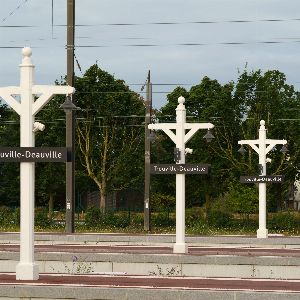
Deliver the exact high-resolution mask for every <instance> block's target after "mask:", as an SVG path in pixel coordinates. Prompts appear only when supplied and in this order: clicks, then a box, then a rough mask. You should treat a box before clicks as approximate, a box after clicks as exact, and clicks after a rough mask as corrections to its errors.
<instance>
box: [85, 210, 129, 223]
mask: <svg viewBox="0 0 300 300" xmlns="http://www.w3.org/2000/svg"><path fill="white" fill-rule="evenodd" d="M85 225H86V226H87V228H105V227H108V228H125V227H128V226H129V225H130V214H129V213H126V212H120V213H114V212H112V211H103V210H101V209H100V208H97V207H94V206H92V207H90V208H88V210H87V212H86V215H85Z"/></svg>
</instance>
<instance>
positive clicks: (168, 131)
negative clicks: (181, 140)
mask: <svg viewBox="0 0 300 300" xmlns="http://www.w3.org/2000/svg"><path fill="white" fill-rule="evenodd" d="M148 128H149V129H150V130H163V131H164V132H165V133H166V134H167V135H168V137H169V138H170V139H171V140H172V141H173V142H174V143H175V144H176V135H175V133H174V132H173V131H171V129H176V128H177V127H176V123H158V124H149V125H148Z"/></svg>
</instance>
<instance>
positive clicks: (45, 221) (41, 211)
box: [34, 207, 53, 228]
mask: <svg viewBox="0 0 300 300" xmlns="http://www.w3.org/2000/svg"><path fill="white" fill-rule="evenodd" d="M34 222H35V226H36V227H40V228H48V227H51V225H52V224H53V220H52V219H51V218H49V217H48V211H47V209H46V208H44V207H38V208H36V209H35V216H34Z"/></svg>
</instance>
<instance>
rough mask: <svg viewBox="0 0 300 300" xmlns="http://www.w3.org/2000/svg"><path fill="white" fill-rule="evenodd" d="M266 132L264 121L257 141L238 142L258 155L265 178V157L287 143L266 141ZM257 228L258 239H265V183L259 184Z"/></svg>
mask: <svg viewBox="0 0 300 300" xmlns="http://www.w3.org/2000/svg"><path fill="white" fill-rule="evenodd" d="M266 132H267V130H266V127H265V121H264V120H261V121H260V127H259V131H258V140H241V141H238V143H239V144H240V145H249V146H250V147H251V148H252V149H254V150H255V151H256V152H257V153H258V157H259V164H260V168H261V173H260V174H259V175H260V176H266V174H267V171H266V162H267V157H266V155H267V154H268V153H269V152H270V151H271V150H272V149H273V148H274V147H275V146H276V145H277V144H279V145H280V144H281V145H285V144H286V143H287V141H286V140H270V139H267V134H266ZM258 189H259V228H258V230H257V237H258V238H267V237H268V230H267V227H266V219H267V213H266V212H267V203H266V183H259V184H258Z"/></svg>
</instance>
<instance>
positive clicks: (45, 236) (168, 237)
mask: <svg viewBox="0 0 300 300" xmlns="http://www.w3.org/2000/svg"><path fill="white" fill-rule="evenodd" d="M19 240H20V237H19V233H18V232H8V233H0V244H1V243H18V242H19ZM35 243H36V244H61V243H64V244H75V243H76V244H84V245H88V244H91V245H99V244H101V245H118V244H122V245H173V244H174V243H175V235H174V234H130V235H128V234H122V233H115V234H114V233H107V234H106V233H74V234H67V233H52V232H49V233H40V232H38V233H35ZM186 243H187V244H188V245H189V246H223V247H227V246H229V247H230V246H248V247H268V248H271V247H275V248H300V236H284V235H281V234H269V238H266V239H258V238H256V236H250V235H231V236H230V235H223V236H222V235H219V236H196V235H187V236H186Z"/></svg>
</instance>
